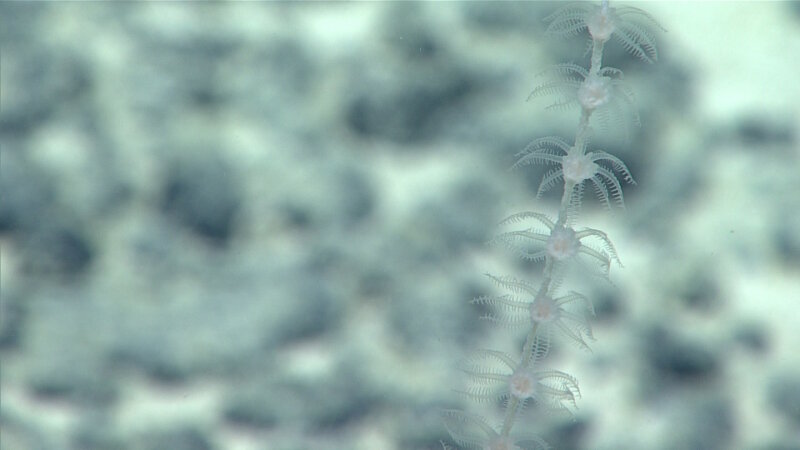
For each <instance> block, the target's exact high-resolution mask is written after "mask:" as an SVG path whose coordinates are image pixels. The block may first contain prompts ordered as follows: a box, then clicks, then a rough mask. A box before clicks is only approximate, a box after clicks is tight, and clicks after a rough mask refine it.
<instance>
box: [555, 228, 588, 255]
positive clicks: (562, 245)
mask: <svg viewBox="0 0 800 450" xmlns="http://www.w3.org/2000/svg"><path fill="white" fill-rule="evenodd" d="M579 246H580V242H579V241H578V238H576V237H575V230H573V229H572V228H553V230H552V231H551V232H550V238H548V239H547V254H548V255H549V256H551V257H552V258H554V259H556V260H557V261H563V260H565V259H568V258H571V257H573V256H575V254H577V253H578V247H579Z"/></svg>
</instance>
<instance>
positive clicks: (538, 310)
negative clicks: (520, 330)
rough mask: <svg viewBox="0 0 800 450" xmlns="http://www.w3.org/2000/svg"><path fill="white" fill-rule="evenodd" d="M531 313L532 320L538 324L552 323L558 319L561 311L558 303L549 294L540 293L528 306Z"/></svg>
mask: <svg viewBox="0 0 800 450" xmlns="http://www.w3.org/2000/svg"><path fill="white" fill-rule="evenodd" d="M528 311H529V312H530V315H531V322H533V323H536V324H539V323H541V324H544V323H551V322H555V321H556V320H558V319H559V318H560V316H561V314H560V313H561V311H560V310H559V309H558V305H556V302H555V301H554V300H553V298H552V297H550V296H549V295H539V296H537V297H536V299H535V300H534V301H533V302H532V303H531V305H530V306H529V307H528Z"/></svg>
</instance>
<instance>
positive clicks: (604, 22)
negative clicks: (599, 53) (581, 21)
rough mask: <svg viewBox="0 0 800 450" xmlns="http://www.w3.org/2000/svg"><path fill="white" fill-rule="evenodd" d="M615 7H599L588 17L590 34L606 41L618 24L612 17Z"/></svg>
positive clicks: (595, 38) (596, 38)
mask: <svg viewBox="0 0 800 450" xmlns="http://www.w3.org/2000/svg"><path fill="white" fill-rule="evenodd" d="M613 11H614V8H597V10H596V11H595V13H594V14H593V15H592V16H590V17H588V18H587V19H586V26H587V28H589V34H590V35H591V36H592V39H594V40H595V41H600V42H605V41H607V40H608V39H609V38H610V37H611V34H612V33H614V30H615V29H616V26H615V25H614V19H613V17H612V14H613Z"/></svg>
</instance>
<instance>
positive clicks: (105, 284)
mask: <svg viewBox="0 0 800 450" xmlns="http://www.w3.org/2000/svg"><path fill="white" fill-rule="evenodd" d="M798 5H799V3H797V2H766V3H717V2H715V3H710V4H707V3H694V2H692V3H688V2H687V3H680V2H671V3H669V4H667V3H647V4H639V5H637V6H640V7H642V8H643V9H646V10H647V11H649V12H650V13H651V14H652V15H653V16H654V17H656V18H657V19H658V21H659V22H660V23H661V24H662V25H663V26H664V27H665V28H666V29H667V30H668V31H667V32H666V33H663V32H659V33H658V34H657V40H658V42H659V56H660V58H659V62H658V63H657V64H655V65H648V64H645V63H642V62H641V61H637V60H635V59H634V58H632V57H631V56H629V55H627V54H625V53H624V52H623V51H622V50H621V49H620V47H619V46H618V45H615V44H610V45H609V46H608V48H607V51H606V53H605V59H604V63H605V64H606V65H610V66H613V67H617V68H620V69H622V70H623V71H624V72H625V79H626V81H628V82H629V84H630V85H631V87H632V89H633V91H634V92H635V93H636V95H637V103H638V108H639V114H640V116H641V122H642V127H641V128H638V129H636V130H635V132H634V135H633V136H632V138H631V139H629V140H627V141H626V140H624V139H619V136H615V133H614V132H613V130H598V132H597V133H596V136H595V138H594V141H593V144H594V145H595V146H596V147H598V148H602V149H604V150H606V151H608V152H610V153H613V154H615V155H617V156H619V157H620V158H622V159H623V160H624V161H625V162H626V163H627V164H628V167H629V168H630V169H631V171H632V172H633V175H634V177H635V178H636V179H637V181H638V185H636V186H627V187H626V190H625V198H626V205H627V210H626V211H621V210H614V211H605V210H603V208H602V207H601V205H599V204H598V203H597V202H596V201H595V199H593V198H591V196H587V197H586V200H585V202H584V209H583V212H582V215H581V218H580V220H579V221H578V225H579V226H588V227H592V228H599V229H602V230H604V231H606V232H607V233H608V234H609V236H610V237H611V239H612V240H613V242H614V243H615V245H616V246H617V250H618V252H619V254H620V257H621V259H622V262H623V263H624V265H625V267H624V268H622V269H619V268H613V269H612V273H611V279H612V281H613V285H610V284H607V283H606V284H603V283H599V284H596V285H589V286H582V287H581V288H580V289H581V292H583V293H584V294H586V295H588V296H589V297H591V298H592V299H593V301H594V304H595V308H596V310H597V317H596V319H595V321H594V322H593V324H594V328H595V330H594V331H595V333H594V334H595V337H596V338H597V341H596V342H595V343H594V345H593V352H592V353H587V352H582V351H580V350H579V349H577V348H574V346H570V345H568V344H566V345H558V344H559V343H556V345H555V346H554V349H553V350H552V351H551V355H550V356H549V358H548V363H549V364H551V365H552V367H554V368H558V369H560V370H564V371H567V372H569V373H571V374H572V375H574V376H576V377H577V378H578V380H579V381H580V383H581V390H582V392H583V398H582V399H581V400H580V401H579V408H580V409H579V411H578V413H577V414H576V416H575V418H574V420H568V419H567V420H563V419H560V418H554V417H543V418H539V419H538V420H529V421H524V422H522V423H519V424H518V425H517V427H518V428H520V429H525V430H530V431H535V432H537V433H540V434H541V435H542V436H543V437H544V438H545V439H547V440H548V441H549V442H550V443H551V444H553V446H554V447H555V448H558V449H617V450H618V449H665V450H666V449H734V448H741V449H750V448H752V449H787V450H788V449H798V448H800V432H798V430H800V351H798V345H800V309H798V308H799V307H800V303H799V302H800V195H798V192H800V176H798V175H799V174H800V145H798V141H799V140H800V137H799V136H798V134H799V133H800V132H799V131H798V130H799V129H800V106H798V105H800V84H798V83H797V80H796V77H797V70H798V69H800V66H799V65H798V62H797V56H798V55H800V7H798ZM557 6H558V5H555V4H552V3H540V2H535V3H532V2H447V3H411V2H364V3H271V2H264V3H260V2H259V3H251V2H232V3H200V2H187V3H183V2H114V3H100V2H40V3H16V2H14V3H12V2H2V3H0V36H1V39H2V54H1V55H0V63H1V64H0V93H1V99H2V108H1V109H2V113H1V114H0V137H1V138H2V150H1V151H2V153H1V154H0V157H1V159H0V240H1V241H2V259H1V261H0V262H1V263H2V264H0V275H2V291H1V292H2V302H1V303H0V306H1V307H0V312H1V314H0V356H2V373H1V375H2V378H0V387H1V388H2V402H1V406H0V430H2V431H1V433H2V439H0V448H1V449H3V450H28V449H43V450H47V449H75V450H100V449H104V450H105V449H108V450H134V449H135V450H140V449H141V450H151V449H152V450H165V449H166V450H184V449H186V450H190V449H191V450H210V449H232V450H251V449H254V450H255V449H258V450H267V449H269V450H272V449H275V450H295V449H296V450H301V449H356V450H360V449H380V450H394V449H437V448H441V444H440V443H439V441H440V440H444V441H445V442H450V440H449V438H448V436H447V434H446V432H445V430H444V427H443V425H442V422H441V418H440V411H441V410H442V409H443V408H454V407H457V408H461V407H464V408H468V409H470V410H473V411H478V412H480V413H481V414H484V415H486V416H488V417H491V418H493V417H495V416H494V413H496V411H494V410H493V407H492V406H491V405H483V406H478V407H475V406H474V405H470V404H469V402H466V401H464V400H463V399H461V398H460V397H459V396H457V395H456V394H454V393H453V391H452V390H453V389H454V388H458V387H459V386H461V384H462V382H463V381H464V380H463V378H464V377H463V375H462V374H460V373H459V372H458V371H457V370H456V368H457V362H458V361H459V359H460V358H463V357H464V356H465V355H467V354H468V352H469V351H470V350H473V349H477V348H485V347H491V348H497V349H501V350H505V351H508V352H510V353H512V354H517V353H518V352H519V348H520V343H521V339H523V335H524V331H519V330H516V331H515V330H506V329H499V330H498V329H495V328H494V327H491V326H488V325H487V324H486V323H484V322H482V321H480V320H479V319H478V318H479V316H480V315H481V313H482V311H481V310H480V309H479V308H477V307H475V306H473V305H470V304H469V300H470V299H472V298H474V297H476V296H479V295H482V294H487V293H498V291H497V290H496V289H495V288H494V287H492V286H491V285H490V284H489V283H488V280H487V279H486V277H484V276H483V273H485V272H492V273H497V274H506V273H516V274H523V275H524V276H527V277H529V278H530V279H531V280H532V281H536V280H537V278H536V277H537V276H538V274H539V273H541V267H539V266H537V265H535V264H533V265H531V264H528V265H526V264H523V263H521V262H520V261H516V260H515V259H514V258H513V257H512V256H511V255H510V254H508V252H506V251H504V250H503V249H500V248H492V247H490V246H487V245H486V241H487V240H489V239H490V238H491V236H492V233H493V232H495V231H496V230H497V225H496V224H497V222H498V221H499V220H500V219H502V218H503V217H505V215H507V214H510V213H513V212H519V211H523V210H536V211H540V212H545V213H548V214H555V213H556V211H557V202H558V200H557V199H558V198H559V196H560V195H561V192H560V191H559V190H558V189H554V190H553V191H552V192H550V193H548V195H545V196H544V197H543V198H542V199H541V200H537V199H536V197H535V194H536V188H537V187H538V184H539V181H540V179H541V175H542V173H543V171H542V170H543V169H542V168H530V169H526V170H520V171H513V172H510V171H508V167H509V166H510V165H511V163H512V162H513V161H514V155H515V153H516V152H518V151H519V150H521V149H522V148H524V146H525V145H526V144H527V143H528V142H529V141H531V140H532V139H535V138H538V137H542V136H546V135H553V134H555V135H561V136H564V137H566V138H568V139H569V138H571V137H572V136H574V130H575V127H576V124H577V118H578V111H576V110H571V111H566V112H564V113H553V112H549V111H546V110H545V109H544V107H545V106H546V105H547V102H546V100H545V101H539V100H532V101H530V102H526V101H525V100H526V97H527V95H528V93H529V92H530V91H531V89H532V88H533V87H534V86H536V85H537V84H538V83H540V82H541V78H539V77H537V76H536V74H537V73H538V72H540V71H541V70H542V69H545V68H547V67H548V66H549V65H551V64H554V63H558V62H568V61H572V62H576V63H580V64H583V65H585V63H586V61H587V58H586V55H585V53H584V52H585V49H586V44H587V38H586V37H585V36H580V37H577V38H575V39H573V40H570V41H558V40H552V39H547V38H545V37H544V33H543V32H544V23H543V22H542V18H543V17H545V16H546V15H548V14H549V13H551V12H552V11H554V9H555V8H556V7H557ZM565 288H566V289H575V288H576V287H571V286H565Z"/></svg>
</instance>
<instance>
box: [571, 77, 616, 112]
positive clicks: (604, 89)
mask: <svg viewBox="0 0 800 450" xmlns="http://www.w3.org/2000/svg"><path fill="white" fill-rule="evenodd" d="M610 97H611V93H610V92H609V89H608V80H607V78H606V77H598V76H591V77H589V78H587V79H586V80H584V82H583V83H582V84H581V87H580V88H578V100H579V101H580V102H581V106H583V107H584V108H585V109H587V110H590V111H591V110H594V109H597V108H599V107H601V106H603V105H605V104H606V103H608V100H609V98H610Z"/></svg>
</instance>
